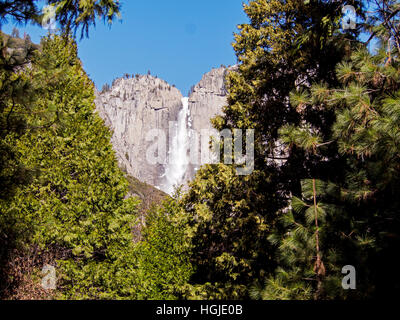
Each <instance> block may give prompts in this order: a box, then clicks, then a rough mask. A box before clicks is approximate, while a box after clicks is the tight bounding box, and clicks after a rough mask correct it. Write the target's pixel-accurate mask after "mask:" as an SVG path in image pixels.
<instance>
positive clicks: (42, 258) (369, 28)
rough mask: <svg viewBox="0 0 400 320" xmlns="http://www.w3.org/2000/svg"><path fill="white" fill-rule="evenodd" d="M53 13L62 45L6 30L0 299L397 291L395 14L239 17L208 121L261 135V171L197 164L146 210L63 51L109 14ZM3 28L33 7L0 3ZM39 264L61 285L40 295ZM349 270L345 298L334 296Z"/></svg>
mask: <svg viewBox="0 0 400 320" xmlns="http://www.w3.org/2000/svg"><path fill="white" fill-rule="evenodd" d="M48 3H50V4H53V5H55V6H57V7H56V8H57V11H56V12H57V16H56V19H57V22H58V23H59V24H60V26H61V31H60V34H58V35H49V36H47V37H44V38H43V39H42V41H41V43H40V44H39V45H35V44H32V42H31V41H30V39H29V37H27V36H25V37H24V39H20V38H19V37H18V35H17V34H13V35H12V36H8V35H5V34H3V33H0V46H1V48H0V53H1V54H0V130H1V131H0V298H2V299H249V298H252V299H272V300H275V299H279V300H287V299H300V300H311V299H315V300H326V299H371V298H391V297H392V298H393V297H395V296H397V292H398V290H399V289H400V276H399V272H398V270H399V268H400V265H399V262H398V259H396V252H397V250H399V247H400V217H399V212H400V210H399V209H400V202H399V197H398V194H399V193H400V179H399V178H400V177H399V174H400V156H399V155H400V152H399V151H400V32H399V30H400V25H399V24H400V20H399V18H400V3H399V2H398V1H392V0H388V1H387V0H376V1H371V0H367V1H342V0H339V1H331V0H305V1H303V0H286V1H282V0H252V1H249V3H248V4H245V5H244V10H245V12H246V14H247V16H248V18H249V23H246V24H242V25H239V26H238V33H236V34H235V41H234V43H233V48H234V50H235V52H236V55H237V59H238V67H237V68H236V69H234V70H232V71H230V72H229V73H228V75H227V78H226V85H227V90H228V103H227V105H226V106H225V107H224V109H223V115H222V116H217V117H215V118H214V119H213V120H212V123H213V125H214V127H215V128H216V129H218V130H222V129H226V128H228V129H229V128H230V129H233V128H238V129H254V130H255V142H254V146H253V147H254V149H255V170H254V172H253V173H252V174H251V175H248V176H238V175H236V170H235V169H236V168H235V165H226V164H222V163H221V164H215V165H205V166H203V167H201V168H200V170H199V171H198V172H197V174H196V177H195V179H194V180H193V181H192V182H191V183H190V185H189V188H188V190H187V191H185V192H180V191H179V190H177V192H176V195H175V196H174V197H165V198H164V200H160V198H161V196H160V195H158V196H157V199H158V201H157V204H154V205H152V206H151V205H150V204H149V203H148V201H147V202H146V194H142V195H141V198H142V199H139V198H138V197H137V196H135V194H138V193H140V191H137V190H136V189H137V188H139V187H140V182H137V181H135V180H134V179H133V178H131V177H128V176H127V175H126V174H125V173H124V172H123V171H122V170H121V169H120V168H119V167H118V164H117V161H116V158H115V154H114V151H113V149H112V145H111V143H110V138H111V133H110V132H109V130H108V129H107V127H106V126H105V125H104V122H103V121H102V120H101V119H100V117H99V116H98V115H97V113H96V112H95V106H94V98H95V96H94V85H93V83H92V81H91V80H90V79H89V78H88V76H87V74H86V73H85V71H84V69H83V66H82V63H81V61H80V60H79V59H78V56H77V50H78V48H77V45H76V42H75V40H74V37H75V34H76V32H77V31H78V32H79V31H80V32H81V36H85V35H87V34H88V30H89V28H90V26H91V25H92V24H93V23H94V20H95V19H96V17H97V16H100V17H105V19H106V20H107V21H109V22H111V21H112V20H113V18H114V17H116V16H118V15H119V4H118V2H117V1H107V2H103V1H95V0H91V1H85V4H86V5H79V4H78V3H80V1H61V0H54V1H48ZM104 3H106V4H104ZM345 5H352V6H353V7H354V8H355V10H356V12H357V16H358V20H357V24H356V26H355V28H353V29H351V28H350V29H347V30H343V29H342V28H341V26H342V25H341V22H342V21H341V19H342V8H343V6H345ZM0 16H1V21H2V22H3V21H4V19H11V20H13V21H20V22H21V21H23V22H26V21H40V14H39V13H38V8H37V3H36V1H23V0H20V1H14V2H13V3H12V2H9V1H1V2H0ZM227 41H229V39H227ZM146 188H148V186H146ZM133 190H135V191H134V192H132V191H133ZM141 201H142V202H143V201H144V202H146V206H145V209H143V208H144V207H143V206H140V202H141ZM45 264H50V265H53V266H55V267H56V272H57V287H56V289H55V290H45V289H44V288H43V287H42V286H41V278H42V275H41V268H42V267H43V265H45ZM345 265H352V266H354V267H355V269H356V272H357V273H356V275H357V278H356V279H357V283H356V289H353V290H344V289H343V287H342V278H343V276H344V275H343V274H342V273H341V270H342V267H343V266H345Z"/></svg>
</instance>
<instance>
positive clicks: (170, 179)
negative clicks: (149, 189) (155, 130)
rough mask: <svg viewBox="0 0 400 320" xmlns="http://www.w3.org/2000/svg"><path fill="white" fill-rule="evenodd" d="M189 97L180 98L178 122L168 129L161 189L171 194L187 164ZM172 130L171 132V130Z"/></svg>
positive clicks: (181, 177) (179, 182) (180, 181)
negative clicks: (166, 157)
mask: <svg viewBox="0 0 400 320" xmlns="http://www.w3.org/2000/svg"><path fill="white" fill-rule="evenodd" d="M188 121H189V98H187V97H185V98H182V109H181V110H180V111H179V113H178V122H177V123H175V128H173V129H174V130H170V134H171V133H172V137H170V148H169V152H168V163H167V166H166V168H165V175H164V179H165V183H164V186H163V188H162V189H163V190H164V191H165V192H167V193H168V194H172V193H173V192H174V189H175V187H176V186H178V185H180V184H182V183H183V182H184V181H183V179H184V175H185V173H186V170H187V167H188V164H189V155H188V148H189V126H188ZM171 131H172V132H171Z"/></svg>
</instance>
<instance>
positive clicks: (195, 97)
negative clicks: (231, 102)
mask: <svg viewBox="0 0 400 320" xmlns="http://www.w3.org/2000/svg"><path fill="white" fill-rule="evenodd" d="M227 72H228V69H226V68H217V69H212V70H211V71H210V72H208V73H206V74H204V75H203V77H202V79H201V80H200V82H199V83H198V84H196V85H195V86H194V87H193V89H192V92H191V94H190V96H189V113H190V119H189V125H190V128H191V129H193V130H194V131H196V132H197V134H200V133H201V131H202V130H208V129H212V125H211V122H210V119H211V118H214V117H215V116H216V115H220V114H222V107H223V106H225V105H226V103H227V101H226V95H227V91H226V88H225V77H226V73H227ZM200 139H201V138H200V136H199V140H200ZM198 147H199V157H201V155H200V154H201V141H199V145H198ZM202 164H203V163H201V159H200V158H199V159H198V163H190V164H189V166H188V169H187V171H186V174H185V177H184V179H183V180H184V182H186V181H190V180H192V179H193V178H194V175H195V173H196V170H197V169H198V168H199V166H201V165H202Z"/></svg>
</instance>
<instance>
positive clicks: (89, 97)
mask: <svg viewBox="0 0 400 320" xmlns="http://www.w3.org/2000/svg"><path fill="white" fill-rule="evenodd" d="M41 47H42V51H41V53H40V54H39V55H38V56H37V57H36V58H35V60H34V61H33V63H32V67H31V68H30V69H27V70H26V71H25V77H27V78H28V79H29V80H30V83H31V85H32V86H33V87H34V90H35V96H34V100H33V103H32V104H31V105H30V109H29V111H30V113H29V115H28V116H27V123H28V125H27V131H26V132H25V133H24V134H23V135H22V136H21V137H20V138H18V139H17V140H16V147H17V149H18V152H19V153H20V155H21V157H20V159H21V161H22V163H23V166H24V167H26V168H29V169H30V170H32V171H35V172H37V174H36V175H35V176H34V177H33V180H32V182H31V183H30V184H28V185H27V186H21V187H20V188H18V190H17V191H16V193H15V195H14V196H13V197H12V199H10V200H8V201H5V202H2V203H1V205H0V210H1V212H2V216H1V220H0V225H1V226H5V225H7V224H8V223H10V221H15V222H14V225H15V229H16V231H18V232H19V237H18V238H17V239H16V240H17V241H18V243H19V244H20V245H19V248H21V250H22V251H21V252H22V254H23V252H24V250H23V248H24V247H26V246H30V247H32V246H37V247H38V248H40V250H41V252H42V253H41V254H44V253H45V252H49V251H50V252H51V251H54V250H55V251H56V252H58V253H59V255H58V256H56V257H55V260H54V261H52V263H53V264H56V266H57V272H58V275H59V278H58V279H59V287H60V288H62V289H61V290H60V291H61V293H62V294H63V295H64V296H65V297H73V298H124V297H125V298H127V297H131V298H132V297H135V295H134V294H135V285H134V284H133V283H132V282H134V281H136V280H137V277H136V274H135V273H134V272H133V269H132V268H131V266H132V265H134V264H135V256H134V251H133V245H134V244H133V236H132V232H131V229H132V227H133V225H134V223H135V220H136V216H135V212H136V207H137V201H136V200H133V199H126V200H124V198H125V196H126V194H127V181H126V179H125V178H124V175H123V173H122V172H121V170H120V169H119V168H118V167H117V162H116V158H115V155H114V152H113V150H112V146H111V143H110V133H109V131H108V129H107V128H106V127H105V126H104V124H103V121H102V120H101V119H100V118H99V116H98V115H97V114H96V113H95V112H94V102H93V101H94V92H93V90H94V86H93V83H92V82H91V81H90V80H89V79H88V77H87V75H86V74H85V72H84V71H83V70H82V66H81V62H80V61H79V60H78V58H77V52H76V45H75V44H74V43H73V42H72V40H70V41H69V42H67V43H66V42H65V40H64V39H62V38H60V37H54V38H47V39H43V41H42V43H41ZM15 108H16V112H17V113H18V112H24V110H26V109H25V108H26V107H25V106H24V105H20V104H18V105H16V106H15ZM40 267H41V266H40Z"/></svg>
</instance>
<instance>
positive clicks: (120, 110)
mask: <svg viewBox="0 0 400 320" xmlns="http://www.w3.org/2000/svg"><path fill="white" fill-rule="evenodd" d="M226 72H227V69H226V68H223V67H221V68H216V69H213V70H211V71H210V72H208V73H206V74H204V75H203V77H202V79H201V81H200V82H199V83H198V84H197V85H195V86H194V87H192V90H191V93H190V95H189V97H188V99H186V100H185V99H183V96H182V94H181V93H180V92H179V90H178V89H177V88H175V87H174V86H171V85H169V84H168V83H167V82H165V81H163V80H161V79H159V78H156V77H153V76H150V75H146V76H135V77H125V78H120V79H117V80H115V81H114V83H113V84H112V86H111V88H109V89H107V90H103V91H102V92H98V91H97V92H96V100H95V102H96V108H97V111H98V113H99V114H100V116H101V117H102V118H103V119H104V121H105V123H106V125H107V126H108V127H109V128H110V129H111V131H112V132H113V135H112V144H113V146H114V149H115V151H116V154H117V158H118V161H119V163H120V166H121V167H122V168H123V169H124V170H126V172H127V173H128V174H130V175H131V176H133V177H135V178H137V179H139V180H140V181H143V182H145V183H148V184H150V185H153V186H156V187H158V188H160V189H162V190H164V191H166V192H169V193H171V188H172V184H185V183H186V182H187V180H190V179H191V178H193V176H194V173H195V170H196V168H197V167H198V166H199V165H193V164H183V163H181V166H180V167H179V168H180V169H179V170H183V171H184V172H183V173H182V174H181V175H178V176H177V177H175V178H174V179H175V180H176V181H174V183H173V182H171V179H166V178H167V177H166V175H168V174H170V173H169V171H170V170H171V168H169V167H168V166H169V162H170V161H171V159H172V158H174V157H175V158H178V160H176V161H178V162H182V161H184V160H181V159H183V158H185V156H186V155H184V154H181V155H178V157H177V155H172V154H171V152H177V151H173V150H174V148H172V146H171V144H172V141H173V138H174V137H173V135H177V134H180V135H182V134H184V135H185V134H186V132H188V129H193V130H195V131H196V132H200V130H202V129H209V128H211V123H210V119H211V118H212V117H214V116H215V115H217V114H219V113H221V110H222V107H223V106H224V105H225V104H226V89H225V75H226ZM185 101H186V102H187V108H188V110H186V111H185V113H183V111H184V110H183V109H184V104H185ZM178 121H180V122H182V121H183V122H184V127H185V128H184V129H185V130H184V132H183V133H182V128H180V131H179V130H178V131H173V130H172V131H171V129H170V125H171V126H172V127H174V126H176V127H178ZM180 126H182V124H180ZM154 129H161V130H162V131H163V132H164V133H165V138H166V143H167V151H168V150H169V151H170V152H169V153H167V158H166V162H165V163H164V164H160V163H159V164H151V163H149V161H148V159H147V158H146V152H147V151H148V150H149V148H150V147H151V146H152V145H154V141H148V140H149V139H148V133H149V132H150V131H151V130H154ZM146 137H147V139H146ZM180 138H182V137H180ZM176 143H177V144H181V143H182V139H180V140H177V141H176ZM175 149H177V148H175ZM177 150H181V151H179V152H181V153H185V152H182V148H180V149H179V148H178V149H177ZM172 180H173V179H172Z"/></svg>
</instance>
